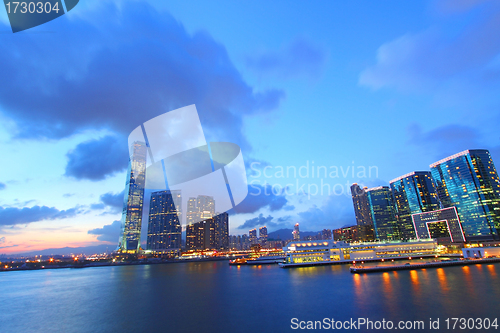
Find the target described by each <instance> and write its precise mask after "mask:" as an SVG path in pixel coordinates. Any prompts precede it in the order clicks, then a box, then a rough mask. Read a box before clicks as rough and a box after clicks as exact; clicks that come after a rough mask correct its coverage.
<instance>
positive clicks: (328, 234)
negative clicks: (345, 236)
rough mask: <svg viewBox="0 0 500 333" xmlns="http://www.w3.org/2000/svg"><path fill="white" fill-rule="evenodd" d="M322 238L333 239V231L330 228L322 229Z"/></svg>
mask: <svg viewBox="0 0 500 333" xmlns="http://www.w3.org/2000/svg"><path fill="white" fill-rule="evenodd" d="M321 239H324V240H328V239H332V231H331V230H330V229H323V231H321Z"/></svg>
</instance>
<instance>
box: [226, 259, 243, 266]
mask: <svg viewBox="0 0 500 333" xmlns="http://www.w3.org/2000/svg"><path fill="white" fill-rule="evenodd" d="M247 260H248V259H247V258H237V259H234V260H229V265H232V266H237V265H246V263H247Z"/></svg>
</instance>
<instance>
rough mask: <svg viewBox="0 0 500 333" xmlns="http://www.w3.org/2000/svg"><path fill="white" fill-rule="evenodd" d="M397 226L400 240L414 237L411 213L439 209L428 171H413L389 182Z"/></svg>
mask: <svg viewBox="0 0 500 333" xmlns="http://www.w3.org/2000/svg"><path fill="white" fill-rule="evenodd" d="M390 186H391V191H392V196H393V202H394V208H395V214H396V220H397V226H398V230H399V234H400V238H401V239H402V240H408V239H414V238H416V234H415V228H414V225H413V220H412V215H413V214H419V213H425V212H430V211H435V210H437V209H439V201H438V198H437V193H436V188H435V186H434V182H433V181H432V175H431V173H430V172H429V171H415V172H411V173H409V174H406V175H403V176H401V177H398V178H396V179H393V180H392V181H391V182H390Z"/></svg>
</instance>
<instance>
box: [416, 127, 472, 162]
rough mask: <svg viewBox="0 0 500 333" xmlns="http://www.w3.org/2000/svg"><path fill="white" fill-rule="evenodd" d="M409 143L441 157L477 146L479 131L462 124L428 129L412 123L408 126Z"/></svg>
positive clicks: (435, 156) (436, 156)
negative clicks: (424, 129)
mask: <svg viewBox="0 0 500 333" xmlns="http://www.w3.org/2000/svg"><path fill="white" fill-rule="evenodd" d="M408 133H409V136H410V139H409V141H408V142H409V143H410V144H413V145H416V146H420V147H422V148H423V150H424V151H425V152H426V153H427V154H430V155H432V156H433V157H434V158H437V159H439V158H443V157H446V156H450V155H453V154H456V153H458V152H461V151H463V150H466V149H474V148H481V147H479V143H478V142H479V137H480V136H479V133H478V131H476V130H475V129H473V128H472V127H469V126H464V125H456V124H451V125H445V126H441V127H437V128H435V129H432V130H429V131H427V132H426V131H423V130H422V128H421V127H420V126H419V125H417V124H413V125H410V126H409V127H408Z"/></svg>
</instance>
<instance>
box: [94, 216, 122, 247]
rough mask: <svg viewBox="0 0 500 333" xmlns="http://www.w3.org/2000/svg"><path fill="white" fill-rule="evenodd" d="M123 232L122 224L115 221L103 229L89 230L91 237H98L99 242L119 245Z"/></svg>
mask: <svg viewBox="0 0 500 333" xmlns="http://www.w3.org/2000/svg"><path fill="white" fill-rule="evenodd" d="M120 231H121V222H120V221H113V223H111V224H107V225H105V226H103V227H102V228H96V229H92V230H89V231H88V232H87V233H88V234H90V235H97V240H99V241H103V242H111V243H118V239H119V237H120Z"/></svg>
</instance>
